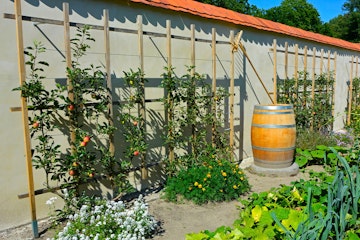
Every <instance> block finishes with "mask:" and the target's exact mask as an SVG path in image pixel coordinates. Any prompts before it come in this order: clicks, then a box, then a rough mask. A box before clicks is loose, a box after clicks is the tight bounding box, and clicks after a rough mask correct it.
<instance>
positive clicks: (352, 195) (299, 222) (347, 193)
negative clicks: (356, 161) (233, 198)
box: [186, 149, 360, 240]
mask: <svg viewBox="0 0 360 240" xmlns="http://www.w3.org/2000/svg"><path fill="white" fill-rule="evenodd" d="M330 151H331V152H332V154H334V155H335V156H336V158H337V159H338V161H339V166H340V167H341V168H338V167H333V169H335V171H334V170H333V169H332V170H330V172H313V171H310V172H309V174H310V176H309V180H307V181H305V180H303V179H301V180H299V181H296V182H293V183H292V184H291V185H289V186H287V185H283V186H281V187H278V188H273V189H271V190H270V191H267V192H261V193H253V194H252V195H251V196H250V197H249V199H247V200H242V201H241V203H242V204H243V208H242V211H241V212H240V216H239V219H237V220H236V221H235V222H234V225H233V227H224V226H223V227H219V228H218V229H216V230H215V231H213V232H211V231H207V230H206V231H202V232H200V233H193V234H188V235H187V236H186V239H195V240H196V239H202V240H204V239H205V240H210V239H212V240H215V239H359V236H360V228H359V223H360V222H359V217H358V216H359V215H358V208H359V204H360V202H359V197H360V194H359V193H360V180H359V169H358V166H357V165H354V166H353V167H350V165H349V164H348V162H347V160H346V159H345V158H344V157H342V156H340V155H339V153H338V152H337V151H335V150H334V149H330ZM333 173H334V174H333Z"/></svg>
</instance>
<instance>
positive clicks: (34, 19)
mask: <svg viewBox="0 0 360 240" xmlns="http://www.w3.org/2000/svg"><path fill="white" fill-rule="evenodd" d="M3 16H4V18H7V19H15V15H14V14H11V13H4V15H3ZM22 20H23V21H29V22H34V23H45V24H53V25H59V26H63V25H64V21H62V20H53V19H48V18H39V17H30V16H22ZM85 25H86V26H89V27H90V28H91V29H95V30H104V26H100V25H93V24H83V23H76V22H70V27H83V26H85ZM109 31H111V32H122V33H132V34H138V31H137V30H132V29H126V28H116V27H109ZM143 35H146V36H153V37H163V38H166V37H167V35H166V33H156V32H149V31H143ZM171 38H173V39H179V40H187V41H189V40H190V37H182V36H176V35H171ZM195 41H196V42H206V43H212V40H211V39H202V38H195ZM216 43H217V44H230V42H229V41H216Z"/></svg>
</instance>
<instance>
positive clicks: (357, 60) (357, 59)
mask: <svg viewBox="0 0 360 240" xmlns="http://www.w3.org/2000/svg"><path fill="white" fill-rule="evenodd" d="M358 69H359V56H356V72H355V77H357V76H358Z"/></svg>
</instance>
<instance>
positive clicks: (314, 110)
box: [278, 72, 334, 133]
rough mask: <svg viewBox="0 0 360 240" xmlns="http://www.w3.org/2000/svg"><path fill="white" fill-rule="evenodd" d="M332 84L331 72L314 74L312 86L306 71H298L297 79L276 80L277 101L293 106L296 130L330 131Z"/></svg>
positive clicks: (331, 120)
mask: <svg viewBox="0 0 360 240" xmlns="http://www.w3.org/2000/svg"><path fill="white" fill-rule="evenodd" d="M333 84H334V78H333V74H332V73H324V74H321V75H318V76H316V78H315V81H314V86H312V85H313V84H312V80H311V79H309V78H308V73H307V72H300V73H299V77H298V78H297V79H295V78H294V79H284V80H279V81H278V103H286V104H292V105H293V106H294V112H295V121H296V128H297V130H303V129H313V130H315V131H321V132H325V133H329V132H330V131H331V129H332V122H333V121H334V119H333V116H332V94H333ZM312 91H313V92H314V97H313V96H312Z"/></svg>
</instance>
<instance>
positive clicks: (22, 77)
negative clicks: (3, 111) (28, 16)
mask: <svg viewBox="0 0 360 240" xmlns="http://www.w3.org/2000/svg"><path fill="white" fill-rule="evenodd" d="M14 4H15V22H16V43H17V49H18V51H17V55H18V68H19V70H18V74H19V81H20V86H23V85H24V84H25V81H26V70H25V58H24V40H23V29H22V13H21V0H15V1H14ZM21 109H22V111H21V113H22V114H21V115H22V124H23V130H24V147H25V159H26V171H27V181H28V191H29V200H30V210H31V225H32V230H33V235H34V237H35V238H38V237H39V230H38V224H37V219H36V204H35V191H34V176H33V168H32V154H31V140H30V129H29V122H28V117H29V113H28V106H27V100H26V98H25V97H21Z"/></svg>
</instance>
